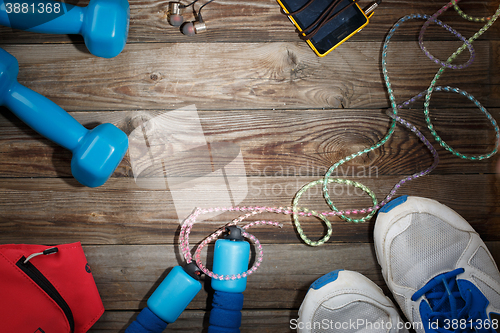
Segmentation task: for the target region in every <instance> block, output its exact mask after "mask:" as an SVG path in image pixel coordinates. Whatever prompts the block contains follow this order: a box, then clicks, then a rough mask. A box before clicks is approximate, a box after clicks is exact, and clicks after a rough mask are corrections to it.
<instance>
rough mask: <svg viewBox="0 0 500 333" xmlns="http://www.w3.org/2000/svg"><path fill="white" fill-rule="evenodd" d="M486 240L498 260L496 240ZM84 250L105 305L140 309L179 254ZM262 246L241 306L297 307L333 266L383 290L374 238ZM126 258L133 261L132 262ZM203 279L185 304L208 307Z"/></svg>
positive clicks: (164, 249)
mask: <svg viewBox="0 0 500 333" xmlns="http://www.w3.org/2000/svg"><path fill="white" fill-rule="evenodd" d="M487 246H488V247H489V248H491V252H492V254H493V253H494V258H495V260H497V261H498V259H499V255H500V253H499V252H498V249H499V246H498V242H494V243H488V244H487ZM84 251H85V253H86V256H87V259H88V262H89V264H90V265H91V267H92V274H93V275H94V279H95V281H96V284H97V287H98V289H99V292H100V295H101V298H102V300H103V303H104V307H105V308H106V309H107V310H121V309H142V308H143V307H144V306H146V301H147V299H148V298H149V296H150V295H151V293H152V292H153V291H154V290H155V289H156V287H158V285H159V284H160V283H161V281H163V279H164V278H165V276H166V275H167V274H168V272H170V268H171V267H173V266H176V265H178V260H179V252H178V249H177V248H175V247H173V246H165V245H150V246H118V245H114V246H85V247H84ZM212 251H213V249H212ZM264 251H265V257H264V261H263V263H262V265H261V266H260V267H259V269H258V270H257V272H256V273H255V274H253V275H250V276H249V277H248V279H247V289H246V290H245V292H244V295H245V303H244V309H283V308H284V309H298V308H299V306H300V303H301V302H302V300H303V298H304V296H305V293H306V292H307V289H308V288H309V286H310V284H311V283H312V282H314V281H315V280H316V279H318V278H319V277H321V276H322V275H324V274H326V273H328V272H330V271H333V270H335V269H347V270H354V271H357V272H360V273H361V274H363V275H365V276H366V277H368V278H369V279H371V280H372V281H373V282H375V283H376V284H377V285H379V286H381V287H382V288H383V289H384V290H385V291H386V292H387V287H386V286H385V283H384V280H383V277H382V274H381V272H380V267H379V265H378V263H377V260H376V258H375V252H374V249H373V244H349V243H346V244H325V245H324V246H321V247H309V246H305V245H302V244H288V245H281V244H280V245H275V244H269V245H266V246H265V247H264ZM211 253H212V252H210V251H209V252H208V262H211ZM206 258H207V256H206V255H205V256H204V257H203V258H202V260H206ZM130 262H134V263H137V264H136V265H133V266H131V265H130V264H129V263H130ZM299 262H300V265H297V263H299ZM207 265H209V264H207ZM207 284H208V281H205V282H204V288H202V290H201V291H200V293H199V294H198V295H197V296H196V297H195V298H194V299H193V301H192V302H191V303H190V304H189V306H188V309H207V298H210V293H211V288H208V287H207ZM277 290H279V291H278V292H277ZM208 304H211V301H209V302H208Z"/></svg>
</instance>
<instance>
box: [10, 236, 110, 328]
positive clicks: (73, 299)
mask: <svg viewBox="0 0 500 333" xmlns="http://www.w3.org/2000/svg"><path fill="white" fill-rule="evenodd" d="M103 312H104V306H103V305H102V301H101V298H100V296H99V292H98V291H97V287H96V285H95V281H94V277H93V276H92V272H91V270H90V266H89V264H88V263H87V259H86V258H85V254H84V253H83V249H82V246H81V244H80V243H73V244H64V245H57V246H43V245H24V244H23V245H0V331H1V332H5V333H85V332H87V331H88V330H89V329H90V327H91V326H92V325H93V324H94V323H95V322H96V321H97V319H99V317H100V316H101V315H102V314H103Z"/></svg>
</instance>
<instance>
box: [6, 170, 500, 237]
mask: <svg viewBox="0 0 500 333" xmlns="http://www.w3.org/2000/svg"><path fill="white" fill-rule="evenodd" d="M315 179H317V177H255V178H253V177H251V178H248V179H247V184H243V185H244V186H242V187H240V188H238V187H236V188H235V191H233V195H234V196H236V195H238V194H241V195H242V197H243V198H244V200H243V201H242V202H240V203H239V204H240V205H244V206H256V205H266V206H288V205H290V204H291V200H292V198H293V196H294V194H295V193H296V191H297V190H298V189H299V188H300V187H302V186H303V185H304V184H306V183H307V182H309V181H312V180H315ZM359 180H360V181H361V182H362V183H364V184H365V185H366V186H368V187H370V188H372V190H373V191H374V192H375V194H376V195H377V196H378V198H379V200H382V198H383V197H385V195H387V194H388V193H389V191H390V190H391V188H392V186H393V185H394V184H395V183H396V182H397V181H398V180H399V177H394V176H378V177H371V178H370V177H365V178H361V179H359ZM230 182H231V180H230ZM206 184H207V185H208V188H209V192H203V191H202V190H199V191H197V192H194V193H193V192H191V191H188V192H187V195H188V196H189V198H190V200H187V199H184V200H181V199H182V196H177V198H181V199H177V200H176V201H174V200H173V196H172V193H173V192H172V191H169V190H149V189H147V188H139V187H138V186H137V185H136V184H135V183H134V181H132V180H125V179H111V180H109V181H108V182H107V183H106V184H105V185H103V186H101V187H99V188H97V189H88V188H84V187H78V186H77V183H76V181H75V180H72V179H67V180H62V179H43V178H41V179H40V178H38V179H37V178H34V179H14V180H13V179H0V191H1V193H0V194H1V195H0V207H1V211H2V214H1V215H0V231H1V232H0V242H1V243H8V242H14V243H19V242H35V243H37V242H40V241H41V240H43V242H45V243H47V244H57V243H61V242H63V243H64V242H73V241H81V242H83V243H84V244H175V242H177V241H178V233H179V230H180V229H179V228H180V227H179V222H180V221H182V220H184V219H185V218H186V217H187V216H188V214H189V213H190V212H191V211H192V210H193V209H194V208H195V207H203V208H207V207H214V206H230V205H231V201H230V200H227V201H226V200H225V199H224V197H225V196H224V193H225V191H227V187H225V186H221V184H220V181H218V182H216V181H215V180H209V179H208V180H207V183H206ZM498 184H499V182H498V180H497V179H496V176H495V175H479V174H472V175H432V174H431V175H429V176H426V177H424V178H421V179H419V180H415V181H413V182H410V183H407V184H405V186H403V187H402V188H401V189H400V191H399V192H398V195H403V194H410V195H415V196H423V197H429V198H433V199H435V200H438V201H440V202H442V203H444V204H446V205H448V206H450V207H451V208H452V209H455V210H456V211H457V212H458V213H459V214H461V215H462V216H463V217H464V218H465V219H467V220H468V221H469V222H470V223H471V224H472V225H473V227H474V228H475V229H476V230H477V231H478V232H479V233H480V235H481V236H482V237H483V238H484V239H485V240H499V239H500V238H499V235H500V232H499V229H498V228H499V223H500V222H499V218H500V217H499V210H498V208H497V205H498V197H499V196H498V193H499V188H498ZM238 190H239V191H240V193H238V192H237V191H238ZM178 191H180V190H178ZM330 191H331V194H332V197H333V196H334V197H335V199H334V202H335V203H336V204H337V206H338V207H339V208H341V209H353V208H358V209H359V208H363V207H369V206H370V205H371V202H370V200H369V198H368V197H367V196H366V195H364V194H363V193H362V192H361V191H360V190H354V188H350V187H340V186H338V187H332V188H331V189H330ZM245 193H246V195H245ZM471 193H473V194H474V195H471ZM174 194H175V193H174ZM177 194H178V193H177ZM220 198H222V199H220ZM27 202H29V204H26V203H27ZM301 205H302V206H303V207H308V208H310V209H316V210H321V211H322V210H327V208H328V207H327V206H326V204H325V203H324V200H323V198H322V195H321V191H320V190H319V188H314V189H312V190H311V191H310V192H307V193H306V194H305V195H304V196H303V200H302V201H301ZM239 215H240V214H236V213H227V214H224V215H218V216H216V217H214V218H209V219H208V220H207V221H206V222H203V223H199V224H198V225H197V226H196V228H194V230H193V234H192V236H193V243H196V242H198V241H200V240H201V239H203V238H204V237H206V236H207V235H208V234H210V233H212V232H213V231H214V230H215V229H216V228H219V227H222V226H223V225H224V224H226V223H228V222H230V221H231V220H232V219H234V218H236V217H237V216H239ZM258 218H259V217H257V219H258ZM262 218H264V219H271V220H277V221H280V222H283V223H284V224H285V225H284V228H283V229H281V230H279V229H272V228H271V229H269V228H262V229H261V228H257V229H256V231H255V235H256V236H257V237H259V239H260V241H261V242H263V243H296V242H299V238H298V236H297V235H296V233H295V230H294V228H293V227H292V224H291V220H290V217H288V216H284V215H276V214H269V215H265V216H263V217H262ZM200 220H201V218H200ZM333 220H335V221H336V222H335V224H334V233H333V236H332V239H331V240H332V241H341V242H370V241H371V239H372V238H371V230H372V228H373V222H374V220H373V221H372V222H369V223H364V224H351V223H348V222H340V221H338V219H333ZM303 228H304V230H305V232H306V233H307V234H308V235H309V236H310V237H311V238H317V239H319V238H320V237H322V234H323V232H324V230H323V227H322V226H321V223H319V222H318V221H317V220H316V219H313V218H311V219H304V220H303Z"/></svg>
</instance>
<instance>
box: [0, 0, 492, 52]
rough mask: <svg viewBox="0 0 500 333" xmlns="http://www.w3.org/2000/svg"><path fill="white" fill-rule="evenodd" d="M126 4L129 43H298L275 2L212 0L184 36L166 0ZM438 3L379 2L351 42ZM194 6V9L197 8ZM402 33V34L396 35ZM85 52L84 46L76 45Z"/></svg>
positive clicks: (470, 8)
mask: <svg viewBox="0 0 500 333" xmlns="http://www.w3.org/2000/svg"><path fill="white" fill-rule="evenodd" d="M129 2H130V13H131V18H130V33H129V39H128V43H129V44H135V43H144V42H148V43H157V42H168V43H172V42H175V43H177V42H182V43H200V42H202V43H204V42H242V41H243V42H270V41H274V42H276V41H287V42H299V39H298V35H297V33H296V32H295V29H294V27H293V25H292V24H291V23H290V22H289V21H288V19H287V18H286V16H285V15H283V14H281V13H280V7H279V5H278V3H277V2H276V1H275V0H256V1H251V2H246V3H241V2H240V3H235V2H233V1H230V0H217V1H214V2H213V3H212V4H210V5H209V6H207V7H206V8H204V9H203V13H204V14H203V17H204V18H205V21H206V22H207V26H208V31H207V33H205V34H202V35H197V36H195V37H187V36H184V35H182V33H180V31H179V29H176V28H174V27H172V26H170V25H169V24H168V22H167V19H166V11H167V9H168V5H167V2H163V1H142V0H131V1H129ZM69 3H73V4H78V5H79V6H84V5H87V3H88V1H87V0H81V1H77V0H74V1H69ZM359 3H360V6H361V7H365V6H367V5H368V4H370V1H368V0H362V1H360V2H359ZM444 4H445V2H443V1H438V2H436V1H431V0H427V1H419V2H412V1H398V0H384V2H383V3H382V5H381V6H380V7H379V8H378V9H377V10H376V12H375V15H374V16H373V17H372V18H371V20H370V24H369V25H368V26H367V27H366V28H365V29H363V31H362V32H361V33H358V34H357V35H356V36H354V37H353V38H352V39H351V40H350V41H349V43H351V42H366V41H373V40H383V39H384V37H385V35H386V33H387V31H388V30H389V28H390V27H391V26H392V25H393V24H394V23H395V22H396V21H397V20H398V19H399V18H400V17H402V16H404V15H407V14H414V13H421V14H428V15H432V14H433V13H434V12H436V11H437V10H438V9H440V8H441V7H442V6H443V5H444ZM460 6H461V8H462V9H463V10H464V11H465V12H466V13H468V14H470V15H475V16H486V15H492V14H493V13H494V11H495V9H496V7H498V6H497V5H496V3H495V2H494V1H492V0H489V1H461V2H460ZM197 8H199V7H197ZM185 19H186V21H188V20H189V21H190V20H193V15H192V14H191V12H190V11H189V10H186V11H185ZM441 19H442V20H444V21H445V22H446V23H448V24H450V25H451V26H452V27H453V28H455V29H457V30H458V31H459V32H461V33H462V34H463V35H464V36H471V35H472V34H474V33H475V32H476V31H477V30H478V29H479V28H480V27H481V24H474V23H470V22H468V21H465V20H463V19H461V18H460V17H459V16H458V15H457V14H456V13H455V11H454V10H450V11H449V12H447V13H445V14H444V15H443V16H442V18H441ZM422 23H423V21H416V22H415V24H407V25H406V26H405V28H404V29H400V30H401V32H400V33H399V34H398V36H397V38H403V39H406V40H408V39H415V37H416V35H417V34H418V32H419V31H420V27H421V25H422ZM498 32H499V26H498V24H495V25H493V26H492V27H491V28H490V31H488V32H487V33H486V37H485V38H487V39H496V40H498V35H499V34H498ZM400 36H401V37H400ZM426 39H447V40H454V37H453V36H452V35H451V34H449V33H448V32H446V31H444V30H443V29H441V28H440V29H437V28H431V29H429V31H428V32H427V34H426ZM71 42H76V43H78V44H80V45H81V44H83V39H82V38H81V37H78V36H67V35H44V34H36V33H27V32H24V31H19V30H15V31H13V30H12V29H10V28H6V27H0V44H18V43H21V44H24V43H71ZM79 48H80V49H82V50H84V47H83V46H82V47H80V46H79Z"/></svg>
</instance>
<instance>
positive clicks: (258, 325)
mask: <svg viewBox="0 0 500 333" xmlns="http://www.w3.org/2000/svg"><path fill="white" fill-rule="evenodd" d="M241 313H242V319H241V327H240V332H242V333H247V332H248V333H250V332H256V331H258V332H263V333H275V332H290V320H291V319H297V310H265V311H261V310H243V311H242V312H241ZM137 315H138V312H133V311H106V312H105V313H104V315H103V316H102V317H101V318H100V319H99V320H98V321H97V323H95V325H94V326H92V328H91V329H90V330H89V333H105V332H108V333H109V332H124V330H125V329H126V328H127V327H128V325H130V323H131V322H132V321H133V320H134V319H135V318H136V317H137ZM208 316H209V315H208V314H207V312H205V311H197V310H185V311H184V312H183V313H182V314H181V315H180V316H179V318H178V319H177V320H176V321H175V323H172V324H169V325H168V328H167V330H168V332H182V333H200V332H203V331H204V330H205V331H206V330H207V328H208V325H209V323H208ZM292 323H295V322H294V321H293V322H292ZM292 327H294V326H292Z"/></svg>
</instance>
